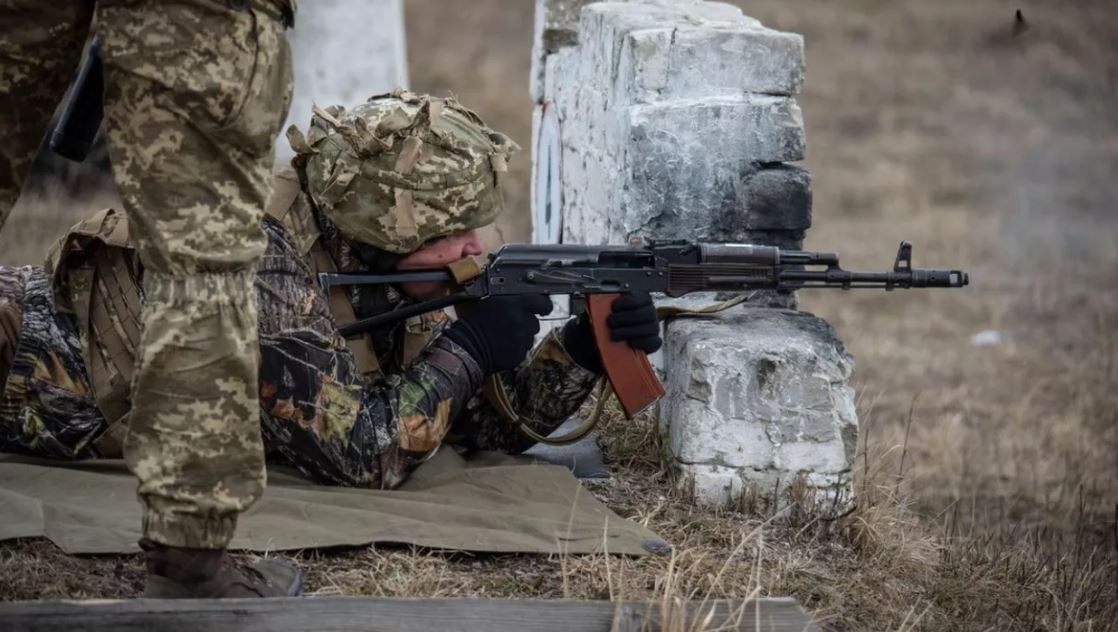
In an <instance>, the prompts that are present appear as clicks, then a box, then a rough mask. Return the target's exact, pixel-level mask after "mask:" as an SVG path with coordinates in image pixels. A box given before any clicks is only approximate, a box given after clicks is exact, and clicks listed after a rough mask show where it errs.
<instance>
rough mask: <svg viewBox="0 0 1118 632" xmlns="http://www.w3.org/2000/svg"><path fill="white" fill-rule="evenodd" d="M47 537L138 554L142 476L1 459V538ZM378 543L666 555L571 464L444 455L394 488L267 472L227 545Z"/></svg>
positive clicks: (100, 467) (109, 466) (99, 466)
mask: <svg viewBox="0 0 1118 632" xmlns="http://www.w3.org/2000/svg"><path fill="white" fill-rule="evenodd" d="M27 537H45V538H48V539H50V540H51V541H52V542H54V543H55V544H56V545H58V546H59V547H60V548H61V549H62V550H64V551H66V552H67V553H72V554H80V553H91V554H93V553H129V552H135V551H138V550H139V548H138V547H137V544H136V542H137V541H138V540H139V538H140V504H139V501H138V500H137V498H136V479H135V478H134V477H133V476H132V475H131V474H130V473H129V472H128V469H127V468H126V467H125V465H124V463H123V461H119V460H93V461H78V462H57V461H44V460H39V459H30V458H26V457H21V456H15V455H0V541H3V540H8V539H12V538H27ZM372 543H400V544H414V545H419V546H425V547H431V548H436V549H448V550H463V551H477V552H494V553H497V552H499V553H512V552H518V553H563V552H566V553H576V554H577V553H597V552H602V551H608V552H609V553H611V554H619V555H644V554H646V553H649V552H663V551H665V550H668V544H667V543H666V542H664V541H663V540H661V539H660V538H659V536H657V535H656V534H655V533H653V532H651V531H649V530H648V529H646V528H644V527H642V526H640V525H638V524H636V523H634V522H632V521H630V520H624V519H622V518H620V517H619V516H617V515H616V514H615V513H613V512H612V511H610V510H609V509H608V508H607V507H606V506H605V505H603V504H602V503H601V502H599V501H598V500H597V499H595V498H594V497H593V496H592V495H591V494H590V493H589V492H588V491H586V490H585V489H584V488H583V487H582V486H581V484H580V483H579V482H578V480H577V479H576V478H575V477H574V476H573V475H572V474H571V470H570V469H569V468H568V467H567V466H564V465H553V464H547V463H541V462H539V461H533V460H532V459H530V458H528V457H511V456H507V455H500V454H494V453H479V454H475V455H471V456H470V458H469V459H464V458H463V457H461V456H459V455H458V454H457V453H456V452H454V451H453V450H450V449H443V450H439V451H438V453H436V455H435V456H434V458H432V459H431V460H430V461H428V462H427V463H425V464H424V465H423V466H421V467H420V468H419V469H418V470H417V471H416V472H415V473H414V474H413V475H412V476H411V478H410V479H409V480H408V481H407V482H406V483H405V484H404V485H403V486H402V487H401V488H399V489H396V490H392V491H384V490H368V489H354V488H345V487H325V486H321V485H315V484H313V483H310V482H308V481H307V480H306V479H304V478H301V477H300V476H298V475H296V474H294V473H292V472H289V471H285V470H282V469H277V468H269V472H268V486H267V489H266V490H265V492H264V495H263V496H262V497H261V499H260V500H259V501H257V503H256V504H255V505H253V507H252V508H251V509H250V510H249V511H248V512H247V513H246V514H244V515H243V516H242V517H241V519H240V521H239V523H238V527H237V536H236V538H235V539H234V540H233V543H232V545H231V548H233V549H241V550H250V551H285V550H294V549H308V548H319V547H335V546H361V545H367V544H372Z"/></svg>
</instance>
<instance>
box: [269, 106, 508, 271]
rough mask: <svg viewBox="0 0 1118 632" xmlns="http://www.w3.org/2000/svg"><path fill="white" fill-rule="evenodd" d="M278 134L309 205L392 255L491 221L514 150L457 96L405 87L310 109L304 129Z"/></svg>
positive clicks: (359, 239)
mask: <svg viewBox="0 0 1118 632" xmlns="http://www.w3.org/2000/svg"><path fill="white" fill-rule="evenodd" d="M287 136H288V140H289V141H290V143H291V147H292V148H293V149H294V150H295V152H296V154H297V155H296V158H295V164H296V166H297V167H298V168H300V169H301V170H302V171H303V173H304V176H305V179H304V181H305V184H306V191H307V192H308V194H309V195H310V197H311V199H312V200H313V201H314V204H315V206H316V207H317V208H319V209H321V211H322V212H323V214H325V215H326V217H328V218H329V219H330V220H331V221H332V222H334V223H335V224H337V226H338V228H340V229H341V231H342V232H343V233H345V235H346V236H347V237H349V238H350V239H353V240H355V241H357V242H360V243H363V244H370V245H372V246H376V247H377V248H381V249H383V250H386V251H389V252H394V253H398V254H406V253H410V252H414V251H415V250H418V249H419V248H420V246H422V245H423V244H424V243H426V242H427V241H430V240H432V239H436V238H438V237H442V236H445V235H448V234H450V233H454V232H459V231H464V230H470V229H473V228H479V227H481V226H485V225H486V224H490V223H492V222H493V220H494V218H496V216H497V214H498V213H499V212H500V210H501V207H502V206H503V205H504V197H503V194H502V191H501V186H500V180H501V177H502V174H504V173H505V172H507V171H508V158H509V157H510V156H511V155H512V154H513V153H514V152H515V151H516V150H517V149H518V147H517V145H516V143H514V142H513V141H512V140H511V139H509V138H508V137H507V136H505V135H504V134H501V133H500V132H497V131H494V130H492V129H490V128H489V127H487V126H486V125H485V123H484V122H483V121H482V120H481V118H480V117H479V116H478V115H477V114H475V113H474V112H472V111H470V110H468V109H466V108H465V107H463V106H462V105H461V104H459V103H458V102H457V101H456V100H454V99H452V98H448V99H439V98H435V97H431V96H427V95H417V94H414V93H411V92H407V91H405V90H397V91H395V92H393V93H391V94H383V95H377V96H374V97H372V98H370V99H369V100H368V101H367V102H366V103H363V104H361V105H358V106H356V107H354V108H352V109H349V110H346V109H344V108H342V107H340V106H331V107H328V108H315V111H314V116H313V117H312V119H311V123H310V127H309V128H308V130H307V133H306V135H304V134H303V133H302V132H300V131H299V130H298V129H297V128H295V127H294V126H292V127H291V128H289V129H288V132H287Z"/></svg>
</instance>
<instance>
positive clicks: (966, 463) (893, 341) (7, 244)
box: [0, 0, 1118, 599]
mask: <svg viewBox="0 0 1118 632" xmlns="http://www.w3.org/2000/svg"><path fill="white" fill-rule="evenodd" d="M533 4H534V3H533V2H530V1H529V0H516V1H512V0H469V1H468V2H448V1H447V0H406V3H405V6H406V24H407V35H408V42H407V44H408V57H409V64H410V68H409V74H410V78H411V84H412V85H411V88H412V89H414V90H416V91H419V92H430V93H434V94H437V95H445V94H447V93H453V94H455V95H457V96H458V97H459V99H460V100H461V101H462V102H463V103H464V104H466V105H467V106H468V107H471V108H473V109H475V110H476V111H478V112H479V113H480V114H481V115H482V117H483V118H484V119H485V120H486V121H487V122H488V123H489V124H490V125H492V126H493V127H495V128H497V129H499V130H502V131H504V132H506V133H508V134H509V135H510V136H512V137H513V138H514V139H515V140H516V141H517V142H518V143H519V144H520V145H521V146H522V147H524V151H523V152H522V153H521V154H519V155H518V156H517V157H516V159H515V160H514V161H513V162H512V164H511V170H512V174H511V175H512V177H511V178H509V180H508V183H509V190H508V200H509V202H510V204H509V209H508V212H507V214H506V216H505V217H504V218H503V220H502V221H501V222H500V224H499V226H498V235H496V238H497V239H503V240H506V241H526V240H528V238H529V223H530V220H529V206H528V205H529V194H528V189H529V185H528V176H529V173H530V164H529V163H530V161H529V152H528V148H529V147H530V144H531V138H530V118H531V105H532V103H531V100H530V98H529V96H528V79H529V64H530V57H531V56H530V51H531V46H532V23H533V14H532V13H533ZM735 4H738V5H739V6H741V7H742V8H743V10H744V11H745V12H746V13H747V14H749V15H751V16H753V17H756V18H758V19H760V20H761V21H762V22H763V23H764V24H765V25H767V26H769V27H771V28H776V29H781V30H787V31H793V32H797V33H801V34H803V36H804V38H805V41H806V48H807V81H806V85H805V89H804V93H803V94H802V95H801V96H800V97H799V103H800V106H801V107H802V109H803V113H804V118H805V122H806V128H807V139H808V151H807V160H806V164H805V166H806V167H807V168H808V169H809V170H810V171H811V173H812V175H813V178H814V226H813V228H812V229H811V230H810V231H809V232H808V239H807V243H806V247H807V248H812V249H820V250H823V249H825V250H835V251H838V252H840V253H841V254H842V260H843V262H844V265H845V266H846V267H848V268H852V269H858V268H875V269H876V268H881V267H882V266H887V265H889V264H891V263H892V257H893V255H894V253H895V250H896V246H897V243H898V242H899V241H900V240H901V239H909V240H911V241H913V242H914V244H915V254H914V258H915V262H914V263H915V265H917V266H944V267H946V266H950V267H962V268H964V269H967V270H969V271H970V273H971V286H970V287H969V288H967V289H965V290H959V291H941V292H937V291H924V292H918V293H917V292H913V293H903V292H898V293H894V294H889V295H886V294H884V293H863V294H857V293H837V292H836V293H829V294H824V293H822V292H820V293H815V294H807V293H804V294H803V296H802V297H801V301H802V309H805V310H808V311H812V312H815V313H817V314H819V315H821V316H822V317H824V318H825V319H827V320H828V321H830V322H831V323H833V324H834V325H835V326H836V328H837V330H838V333H839V335H840V337H841V338H842V339H843V340H844V341H845V343H846V345H847V346H848V348H849V350H850V351H851V353H852V354H853V355H854V357H855V360H856V373H855V378H854V386H855V388H856V389H857V392H858V401H859V412H860V418H861V424H862V426H861V439H860V441H861V446H862V449H861V451H860V455H859V463H858V472H857V484H858V485H859V486H861V489H860V491H861V492H862V493H863V494H864V495H865V497H866V498H873V497H874V494H875V493H876V492H875V488H877V487H881V486H888V487H890V488H892V489H893V490H894V491H899V492H900V493H901V495H902V496H903V498H904V499H905V502H906V503H907V505H908V506H910V507H911V508H912V509H913V510H914V511H915V512H916V513H918V514H919V515H920V516H923V517H924V519H926V521H927V522H928V524H933V525H937V524H938V525H946V526H943V529H944V530H945V531H944V534H945V535H948V536H954V535H958V534H965V535H981V536H983V537H988V538H995V539H996V538H1002V539H1004V540H1011V539H1013V538H1015V537H1017V535H1019V534H1020V533H1023V532H1025V531H1024V530H1027V531H1028V532H1030V533H1045V534H1049V535H1050V536H1051V537H1052V538H1057V539H1058V538H1062V537H1065V536H1068V537H1071V540H1069V541H1075V542H1079V543H1083V544H1085V545H1088V547H1089V548H1091V550H1094V551H1096V552H1099V551H1102V553H1100V554H1105V555H1109V556H1113V555H1114V551H1115V546H1116V545H1115V541H1114V538H1115V537H1116V536H1115V534H1116V533H1118V522H1116V521H1118V516H1116V514H1118V294H1116V290H1118V44H1116V42H1118V7H1116V6H1115V4H1114V2H1113V1H1112V0H1097V1H1091V0H1069V1H1065V2H1058V3H1057V2H1051V1H1048V2H1042V1H1039V0H1029V1H1025V0H1022V1H1020V2H1010V1H1007V0H983V1H981V2H974V1H972V0H940V1H938V2H929V1H927V0H844V1H836V0H798V1H795V2H790V1H788V0H750V1H741V2H736V3H735ZM1018 10H1019V11H1020V13H1021V16H1022V18H1017V17H1015V14H1016V12H1017V11H1018ZM696 72H699V69H696ZM74 188H75V187H73V186H68V187H59V186H53V185H51V186H44V187H40V188H39V189H37V190H36V191H34V192H31V193H30V194H29V195H25V197H24V199H23V201H21V203H20V205H19V206H17V208H16V209H15V211H14V212H13V215H12V217H11V219H10V220H9V223H8V226H7V227H6V229H5V230H4V233H3V235H2V236H0V263H38V262H40V261H41V260H42V257H43V255H44V253H45V249H46V248H47V247H48V245H49V244H50V243H51V242H52V241H53V240H54V239H56V238H57V237H58V236H59V235H60V234H61V232H62V231H63V230H64V229H65V227H66V226H68V225H69V224H70V223H71V222H72V221H73V219H74V218H76V217H78V216H79V215H80V214H84V213H87V212H89V211H92V210H95V209H96V208H97V207H98V206H100V205H103V204H105V203H111V199H112V194H111V192H103V191H99V190H96V187H94V188H92V189H91V188H90V187H85V190H83V191H81V195H80V196H78V197H76V198H75V197H73V196H71V195H70V193H69V192H72V191H73V190H74ZM1053 541H1055V540H1053ZM1114 598H1115V599H1118V596H1115V597H1114Z"/></svg>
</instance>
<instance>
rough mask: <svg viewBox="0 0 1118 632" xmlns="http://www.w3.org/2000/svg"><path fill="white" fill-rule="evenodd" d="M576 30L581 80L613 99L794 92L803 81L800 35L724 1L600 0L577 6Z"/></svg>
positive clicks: (637, 100)
mask: <svg viewBox="0 0 1118 632" xmlns="http://www.w3.org/2000/svg"><path fill="white" fill-rule="evenodd" d="M578 30H579V33H580V36H579V37H580V39H581V41H582V42H583V43H584V44H585V47H586V50H587V52H586V55H585V57H584V60H583V65H582V67H581V68H580V74H581V75H582V77H583V80H584V81H587V82H591V83H595V84H597V85H599V86H607V85H608V86H611V87H612V92H613V93H614V94H615V95H617V97H618V99H619V101H618V104H621V103H651V102H657V101H666V100H671V99H674V98H693V97H695V96H698V95H702V96H717V95H726V96H730V95H740V94H743V93H750V92H753V93H764V94H776V95H794V94H797V93H799V91H800V88H801V87H802V85H803V76H804V50H803V38H802V37H801V36H800V35H797V34H794V33H784V32H781V31H776V30H773V29H769V28H765V27H764V26H762V25H761V23H760V22H758V21H757V20H755V19H753V18H750V17H747V16H745V15H742V13H741V10H740V9H738V8H737V7H734V6H731V5H727V4H723V3H716V2H648V1H645V2H599V3H594V4H593V5H588V6H586V7H585V8H584V9H583V11H582V20H581V22H580V23H579V26H578ZM697 69H701V71H697Z"/></svg>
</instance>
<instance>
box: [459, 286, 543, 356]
mask: <svg viewBox="0 0 1118 632" xmlns="http://www.w3.org/2000/svg"><path fill="white" fill-rule="evenodd" d="M551 308H552V304H551V299H550V298H548V297H546V296H540V295H521V296H494V297H490V298H487V299H484V300H481V301H477V302H476V303H475V304H473V305H470V306H469V309H468V310H462V311H463V314H462V315H461V317H460V318H459V319H458V321H457V322H455V323H454V324H453V325H451V326H450V327H449V328H448V329H447V330H446V333H445V334H443V335H444V336H446V337H447V338H449V339H450V340H452V341H453V342H454V343H456V344H457V345H458V346H460V347H462V348H463V349H465V350H466V352H467V353H469V354H470V356H471V357H473V359H474V360H476V361H477V363H478V365H480V366H481V371H482V373H484V374H485V375H490V374H492V373H500V372H501V371H507V370H510V369H515V368H516V367H517V366H519V365H520V363H521V362H523V361H524V358H525V357H526V356H527V355H528V352H529V351H531V350H532V343H533V342H534V341H535V337H536V334H538V333H539V332H540V321H539V317H540V316H546V315H547V314H550V313H551Z"/></svg>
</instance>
